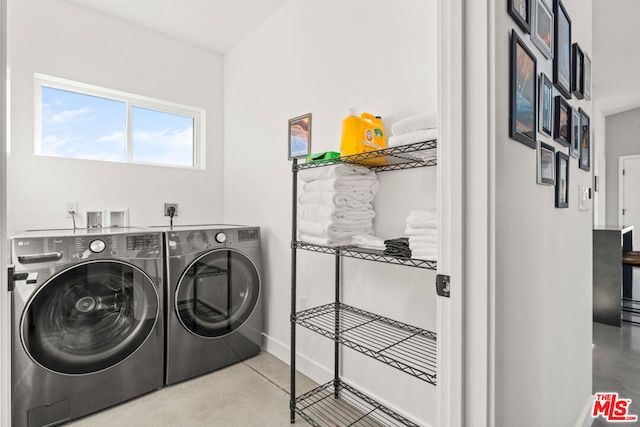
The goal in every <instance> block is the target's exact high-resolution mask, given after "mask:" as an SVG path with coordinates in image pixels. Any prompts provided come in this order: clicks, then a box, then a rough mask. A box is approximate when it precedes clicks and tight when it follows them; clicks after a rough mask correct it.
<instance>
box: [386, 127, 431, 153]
mask: <svg viewBox="0 0 640 427" xmlns="http://www.w3.org/2000/svg"><path fill="white" fill-rule="evenodd" d="M434 139H438V129H422V130H416V131H413V132H409V133H403V134H401V135H394V136H390V137H389V139H388V141H387V147H390V148H391V147H398V146H401V145H407V144H414V143H416V142H425V141H432V140H434ZM429 151H430V150H429ZM434 151H435V150H434ZM413 154H416V153H413Z"/></svg>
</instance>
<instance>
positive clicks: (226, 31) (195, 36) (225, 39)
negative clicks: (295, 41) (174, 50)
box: [67, 0, 287, 54]
mask: <svg viewBox="0 0 640 427" xmlns="http://www.w3.org/2000/svg"><path fill="white" fill-rule="evenodd" d="M67 1H68V2H70V3H74V4H77V5H78V6H82V7H86V8H88V9H91V10H94V11H96V12H98V13H101V14H104V15H108V16H111V17H114V18H117V19H121V20H123V21H127V22H129V23H131V24H134V25H136V26H139V27H142V28H146V29H147V30H151V31H156V32H159V33H162V34H165V35H167V36H170V37H172V38H175V39H178V40H182V41H184V42H187V43H191V44H194V45H197V46H200V47H203V48H205V49H209V50H212V51H214V52H217V53H220V54H224V53H225V52H227V51H228V50H229V49H231V48H232V47H233V46H234V45H235V44H236V43H238V42H239V41H240V40H242V39H243V38H244V37H246V36H247V35H248V34H249V33H251V32H252V31H253V30H254V29H256V28H257V27H258V26H259V25H260V24H261V23H262V22H264V20H265V19H266V18H267V17H269V16H270V15H271V14H273V13H274V12H275V11H276V10H277V9H278V8H280V7H281V6H282V5H283V4H285V3H286V2H287V0H67Z"/></svg>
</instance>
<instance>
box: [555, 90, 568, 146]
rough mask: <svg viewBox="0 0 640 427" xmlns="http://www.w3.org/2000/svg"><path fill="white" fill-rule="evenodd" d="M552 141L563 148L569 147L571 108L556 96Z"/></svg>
mask: <svg viewBox="0 0 640 427" xmlns="http://www.w3.org/2000/svg"><path fill="white" fill-rule="evenodd" d="M553 139H554V141H557V142H559V143H560V144H562V145H564V146H565V147H569V146H570V145H571V107H570V106H569V103H568V102H567V101H565V100H564V98H562V96H560V95H558V96H556V105H555V109H554V120H553Z"/></svg>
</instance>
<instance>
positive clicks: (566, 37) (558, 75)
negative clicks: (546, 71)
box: [553, 0, 571, 99]
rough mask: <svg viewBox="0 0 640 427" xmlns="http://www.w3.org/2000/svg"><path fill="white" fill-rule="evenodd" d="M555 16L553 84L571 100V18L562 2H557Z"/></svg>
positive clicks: (556, 0) (557, 0)
mask: <svg viewBox="0 0 640 427" xmlns="http://www.w3.org/2000/svg"><path fill="white" fill-rule="evenodd" d="M553 14H554V16H555V26H554V49H553V54H554V61H553V84H554V85H555V86H556V89H558V92H560V93H561V94H562V96H564V97H565V98H566V99H571V18H569V14H568V13H567V10H566V9H565V7H564V5H563V4H562V1H560V0H555V3H554V5H553Z"/></svg>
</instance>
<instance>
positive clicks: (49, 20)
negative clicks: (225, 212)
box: [8, 0, 223, 231]
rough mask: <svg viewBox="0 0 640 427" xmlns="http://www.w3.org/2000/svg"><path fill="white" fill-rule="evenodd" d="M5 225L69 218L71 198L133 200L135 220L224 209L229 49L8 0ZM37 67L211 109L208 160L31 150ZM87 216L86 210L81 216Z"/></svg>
mask: <svg viewBox="0 0 640 427" xmlns="http://www.w3.org/2000/svg"><path fill="white" fill-rule="evenodd" d="M9 13H10V15H11V21H10V28H9V35H8V37H9V61H8V62H9V67H10V72H11V75H10V79H11V111H10V113H11V133H12V134H11V141H12V143H11V157H10V162H9V174H10V179H9V190H8V191H9V218H8V223H9V229H10V230H13V231H16V230H24V229H35V228H62V227H67V228H68V227H71V225H72V223H71V220H70V219H69V218H65V215H64V209H65V202H68V201H76V202H78V203H79V210H80V213H81V214H82V213H83V212H84V211H85V210H86V209H118V208H128V209H129V210H130V224H132V225H150V224H168V219H166V218H165V217H163V215H162V214H163V202H177V203H179V216H178V217H177V218H176V219H175V223H176V224H179V223H183V224H185V223H203V222H217V221H220V220H221V219H222V203H221V201H222V191H223V185H222V179H223V172H222V170H223V156H222V152H223V141H222V138H223V128H222V125H223V123H222V116H223V114H222V108H223V99H222V98H223V91H222V89H223V81H222V80H223V59H222V57H221V56H220V55H217V54H214V53H211V52H208V51H205V50H202V49H199V48H195V47H192V46H190V45H187V44H184V43H181V42H177V41H175V40H172V39H169V38H166V37H164V36H161V35H158V34H155V33H151V32H148V31H145V30H142V29H139V28H137V27H133V26H131V25H129V24H126V23H123V22H121V21H117V20H114V19H110V18H107V17H104V16H100V15H98V14H95V13H93V12H90V11H88V10H85V9H83V8H80V7H78V6H76V5H73V4H70V3H68V2H65V1H59V0H19V1H16V0H9ZM34 73H42V74H47V75H52V76H56V77H62V78H66V79H70V80H75V81H79V82H84V83H89V84H93V85H97V86H102V87H107V88H111V89H116V90H120V91H125V92H130V93H135V94H139V95H143V96H148V97H153V98H158V99H163V100H167V101H171V102H175V103H179V104H185V105H192V106H194V107H199V108H205V109H206V110H207V123H206V136H207V152H206V165H207V169H206V170H187V169H178V168H166V167H157V166H139V165H127V164H118V163H109V162H97V161H87V160H71V159H61V158H51V157H41V156H35V155H34V154H33V153H34V131H33V129H34V120H33V117H34V98H35V97H34V83H33V76H34ZM79 225H80V226H86V224H85V223H84V220H82V221H81V223H80V224H79Z"/></svg>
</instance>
